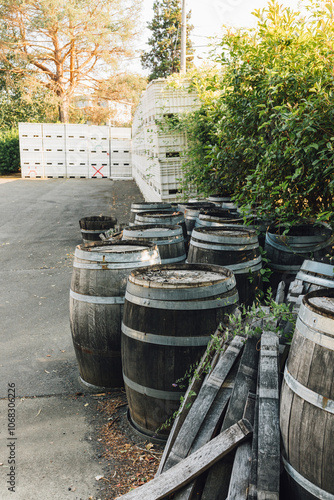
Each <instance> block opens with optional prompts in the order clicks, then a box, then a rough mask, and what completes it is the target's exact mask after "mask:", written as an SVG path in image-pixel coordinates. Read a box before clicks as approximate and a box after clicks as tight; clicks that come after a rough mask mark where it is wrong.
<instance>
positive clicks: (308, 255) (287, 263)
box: [265, 223, 334, 289]
mask: <svg viewBox="0 0 334 500" xmlns="http://www.w3.org/2000/svg"><path fill="white" fill-rule="evenodd" d="M333 245H334V236H333V232H332V229H331V228H330V226H328V225H327V224H319V225H315V224H311V223H310V224H308V223H303V224H298V225H295V226H292V227H291V228H290V229H289V230H288V228H286V227H285V226H281V225H277V224H271V225H270V226H269V228H268V231H267V234H266V240H265V250H266V252H267V257H268V259H269V264H268V266H269V267H270V269H271V270H272V271H273V274H272V277H271V284H272V287H273V288H274V289H275V288H276V286H277V284H278V283H279V282H280V281H285V282H288V283H289V282H290V281H292V280H293V279H294V278H295V276H296V274H297V273H298V271H299V269H300V267H301V265H302V264H303V262H304V260H305V259H310V260H316V261H322V262H324V263H330V257H329V256H332V257H333V256H334V253H333Z"/></svg>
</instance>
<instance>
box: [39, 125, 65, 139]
mask: <svg viewBox="0 0 334 500" xmlns="http://www.w3.org/2000/svg"><path fill="white" fill-rule="evenodd" d="M42 132H43V137H45V138H48V139H65V124H64V123H43V124H42Z"/></svg>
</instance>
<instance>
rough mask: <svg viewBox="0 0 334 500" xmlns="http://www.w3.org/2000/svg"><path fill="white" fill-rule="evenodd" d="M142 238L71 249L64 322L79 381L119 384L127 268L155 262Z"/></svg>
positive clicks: (150, 246)
mask: <svg viewBox="0 0 334 500" xmlns="http://www.w3.org/2000/svg"><path fill="white" fill-rule="evenodd" d="M159 262H160V258H159V252H158V250H157V247H156V245H155V244H154V243H150V242H147V241H144V242H140V241H127V242H110V241H107V242H100V243H92V244H91V245H90V246H86V245H78V246H77V247H76V249H75V254H74V263H73V272H72V281H71V291H70V325H71V332H72V340H73V345H74V350H75V354H76V357H77V361H78V365H79V372H80V376H81V379H82V381H84V382H85V383H87V384H90V385H92V386H98V387H120V386H122V385H123V379H122V369H121V319H122V310H123V304H124V295H125V288H126V281H127V278H128V275H129V273H130V271H131V269H135V268H138V267H143V266H147V265H150V264H157V263H159Z"/></svg>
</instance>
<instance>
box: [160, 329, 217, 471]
mask: <svg viewBox="0 0 334 500" xmlns="http://www.w3.org/2000/svg"><path fill="white" fill-rule="evenodd" d="M219 335H220V332H219V330H218V329H217V330H216V332H215V334H214V339H211V341H210V342H209V345H208V347H207V349H206V351H205V353H204V354H203V356H202V359H201V361H200V363H199V365H198V368H197V369H196V372H195V375H194V377H193V378H192V380H191V382H190V384H189V386H188V389H187V391H186V393H185V396H184V399H183V402H182V404H181V405H180V409H179V413H178V415H177V416H176V418H175V420H174V423H173V426H172V429H171V431H170V433H169V435H168V439H167V442H166V445H165V448H164V452H163V454H162V457H161V460H160V464H159V467H158V470H157V473H156V477H157V476H159V475H160V474H161V473H162V471H163V469H164V467H165V463H166V460H167V458H168V456H169V454H170V451H171V449H172V447H173V445H174V442H175V439H176V437H177V435H178V432H179V430H180V429H181V427H182V425H183V422H184V421H185V419H186V417H187V415H188V412H189V410H190V407H191V406H189V405H191V404H192V403H193V402H194V400H195V397H196V396H193V395H192V394H193V393H195V394H198V393H199V391H200V388H201V386H202V383H203V381H204V379H205V377H206V370H207V366H208V363H210V362H212V363H214V362H215V361H214V358H215V357H216V355H217V352H216V351H215V350H214V349H213V346H214V345H215V342H216V338H217V337H218V336H219ZM224 343H225V341H224V339H222V341H221V344H220V347H221V349H223V348H224Z"/></svg>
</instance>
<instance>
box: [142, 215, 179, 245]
mask: <svg viewBox="0 0 334 500" xmlns="http://www.w3.org/2000/svg"><path fill="white" fill-rule="evenodd" d="M143 224H151V225H152V226H154V225H161V224H162V225H166V226H174V225H175V224H177V225H179V226H181V228H182V231H183V236H184V238H185V239H186V238H187V228H186V223H185V218H184V214H183V212H180V211H174V210H166V211H164V212H160V211H155V212H153V211H152V212H139V213H138V214H136V217H135V225H138V226H139V225H143Z"/></svg>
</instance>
